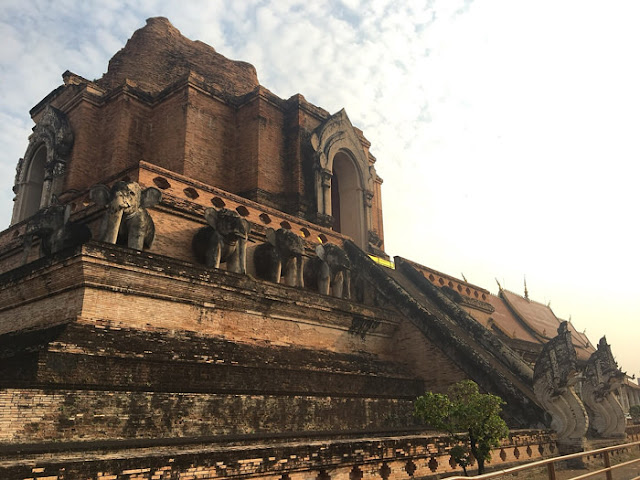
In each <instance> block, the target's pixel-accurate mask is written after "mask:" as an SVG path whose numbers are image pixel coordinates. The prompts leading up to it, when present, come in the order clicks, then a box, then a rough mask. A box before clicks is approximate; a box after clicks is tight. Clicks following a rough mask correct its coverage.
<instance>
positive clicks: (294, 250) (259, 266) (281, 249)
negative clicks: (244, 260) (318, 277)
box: [253, 228, 304, 287]
mask: <svg viewBox="0 0 640 480" xmlns="http://www.w3.org/2000/svg"><path fill="white" fill-rule="evenodd" d="M266 236H267V242H265V243H263V244H261V245H258V246H257V247H256V249H255V251H254V253H253V259H254V264H255V267H256V275H257V276H258V277H260V278H263V279H265V280H270V281H272V282H275V283H280V277H281V276H284V283H285V284H286V285H289V286H292V287H304V240H303V239H302V237H300V236H298V235H296V234H295V233H294V232H292V231H291V230H287V229H285V228H280V229H278V230H274V229H273V228H268V229H267V232H266Z"/></svg>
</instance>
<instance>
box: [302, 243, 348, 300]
mask: <svg viewBox="0 0 640 480" xmlns="http://www.w3.org/2000/svg"><path fill="white" fill-rule="evenodd" d="M316 255H317V256H316V257H314V258H312V259H311V260H309V261H308V262H307V267H306V269H305V272H304V277H305V280H304V282H305V284H306V285H307V287H310V288H312V289H315V290H317V291H318V292H320V293H322V294H324V295H329V292H331V295H332V296H334V297H338V298H347V299H350V298H351V262H350V261H349V257H348V255H347V253H346V252H345V251H344V250H343V249H342V248H340V247H339V246H337V245H332V244H330V243H327V244H325V245H318V246H317V247H316Z"/></svg>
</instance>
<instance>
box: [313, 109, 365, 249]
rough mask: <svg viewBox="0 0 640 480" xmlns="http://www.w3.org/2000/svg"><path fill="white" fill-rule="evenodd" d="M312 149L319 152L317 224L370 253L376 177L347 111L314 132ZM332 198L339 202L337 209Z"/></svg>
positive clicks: (335, 116)
mask: <svg viewBox="0 0 640 480" xmlns="http://www.w3.org/2000/svg"><path fill="white" fill-rule="evenodd" d="M311 145H312V147H313V149H314V151H315V160H314V175H315V191H316V201H317V222H318V223H320V224H322V225H325V226H329V227H334V228H336V229H339V230H340V231H341V232H342V233H344V234H345V235H349V236H350V237H351V238H352V239H353V241H354V242H355V243H356V244H357V245H358V246H359V247H360V248H362V249H363V250H368V248H367V238H368V235H367V234H368V232H369V231H370V230H371V201H372V199H373V183H374V179H375V178H376V174H375V169H374V168H373V165H371V164H370V162H369V158H368V157H367V155H366V154H365V151H364V147H363V144H362V141H361V139H360V136H359V135H358V134H357V133H356V131H355V129H354V128H353V125H352V124H351V121H350V120H349V117H347V114H346V112H345V111H344V109H343V110H340V111H339V112H338V113H336V114H335V115H332V116H331V117H329V118H328V119H327V120H326V121H325V122H324V123H323V124H321V125H320V126H319V127H318V128H316V129H315V130H314V132H313V134H312V135H311ZM334 175H335V178H334ZM336 187H337V188H338V191H337V192H336V191H334V190H335V188H336ZM332 198H333V200H334V201H339V205H338V206H337V208H336V209H334V208H333V205H332ZM336 218H337V221H338V222H339V223H338V225H337V226H336V225H335V222H336Z"/></svg>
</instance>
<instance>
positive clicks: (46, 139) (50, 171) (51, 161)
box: [12, 105, 74, 223]
mask: <svg viewBox="0 0 640 480" xmlns="http://www.w3.org/2000/svg"><path fill="white" fill-rule="evenodd" d="M73 140H74V136H73V131H72V130H71V127H70V125H69V122H68V120H67V116H66V115H65V114H64V113H63V112H61V111H60V110H58V109H56V108H54V107H52V106H51V105H47V106H46V107H45V108H44V110H43V112H42V115H41V116H40V118H39V120H38V123H36V125H35V127H33V133H32V134H31V136H30V137H29V145H28V147H27V151H26V152H25V155H24V158H21V159H20V160H19V161H18V165H17V167H16V177H15V182H14V186H13V191H14V193H15V194H16V198H15V202H16V204H15V205H14V211H13V220H12V223H16V222H17V221H19V220H22V218H21V217H22V216H23V215H24V212H25V205H24V203H25V202H26V199H25V198H24V197H25V186H26V185H27V184H28V183H29V181H30V178H29V177H30V175H31V173H30V170H31V164H32V162H33V160H34V157H35V156H36V155H37V154H38V152H39V151H40V148H42V147H44V148H45V149H46V158H45V160H44V174H43V177H44V182H43V184H42V192H41V199H40V205H39V206H40V207H44V206H48V205H50V204H51V202H52V200H53V195H54V194H55V193H56V190H57V189H58V187H59V185H58V184H59V180H58V179H59V178H61V177H62V176H63V175H64V174H65V171H66V166H67V161H68V160H69V157H70V155H71V149H72V147H73Z"/></svg>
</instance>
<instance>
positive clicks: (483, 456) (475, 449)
mask: <svg viewBox="0 0 640 480" xmlns="http://www.w3.org/2000/svg"><path fill="white" fill-rule="evenodd" d="M503 404H504V402H503V401H502V399H501V398H500V397H498V396H495V395H491V394H485V393H480V391H479V389H478V385H477V384H476V383H475V382H473V381H471V380H463V381H461V382H458V383H456V384H455V385H452V386H451V388H449V393H448V394H447V395H444V394H441V393H432V392H427V393H425V394H424V395H423V396H421V397H418V398H417V399H416V401H415V414H416V416H418V417H419V418H421V419H423V420H424V421H425V423H426V424H427V425H429V426H431V427H432V428H434V429H435V430H440V431H444V432H447V433H448V434H449V435H450V436H451V437H452V438H453V439H454V440H456V441H457V442H459V445H457V446H455V447H454V448H453V449H452V450H451V456H452V457H453V459H454V460H455V461H456V463H457V464H458V465H460V466H461V467H462V468H463V470H464V472H465V475H466V473H467V468H466V467H467V466H468V465H469V464H470V461H471V457H470V454H471V455H473V457H474V458H475V459H476V460H477V461H478V473H479V474H482V473H483V472H484V463H485V461H487V462H488V461H490V460H491V449H492V448H493V447H497V446H499V444H500V440H501V439H503V438H506V437H507V436H508V435H509V429H508V428H507V424H506V423H505V422H504V420H503V419H502V418H500V411H501V410H502V405H503Z"/></svg>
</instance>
